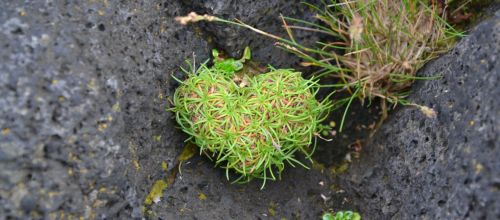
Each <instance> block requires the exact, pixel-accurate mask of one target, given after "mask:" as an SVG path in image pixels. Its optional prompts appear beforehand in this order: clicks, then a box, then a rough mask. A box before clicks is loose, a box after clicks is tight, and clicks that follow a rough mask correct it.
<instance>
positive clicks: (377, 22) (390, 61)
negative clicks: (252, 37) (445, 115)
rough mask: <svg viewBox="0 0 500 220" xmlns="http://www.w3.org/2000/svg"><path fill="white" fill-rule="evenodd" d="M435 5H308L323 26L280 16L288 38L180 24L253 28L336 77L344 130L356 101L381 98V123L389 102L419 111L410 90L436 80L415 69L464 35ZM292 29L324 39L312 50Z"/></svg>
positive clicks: (376, 1)
mask: <svg viewBox="0 0 500 220" xmlns="http://www.w3.org/2000/svg"><path fill="white" fill-rule="evenodd" d="M433 2H434V1H431V0H429V1H426V0H340V1H334V0H330V1H322V4H320V5H311V4H307V3H306V5H308V6H309V7H310V8H312V10H314V11H315V12H316V13H317V14H316V16H315V17H316V18H317V19H318V21H319V22H318V23H311V22H307V21H304V20H299V19H294V18H289V17H283V16H282V17H281V18H282V20H283V27H284V29H285V30H286V33H287V35H288V37H287V38H285V37H280V36H277V35H273V34H270V33H266V32H263V31H261V30H258V29H256V28H253V27H251V26H249V25H247V24H245V23H243V22H241V21H239V20H236V21H228V20H224V19H221V18H217V17H214V16H210V15H204V16H200V15H197V14H196V13H191V14H190V18H189V17H182V18H179V19H178V21H180V22H181V23H183V24H187V23H189V22H194V21H200V20H207V21H215V22H224V23H230V24H234V25H238V26H242V27H245V28H249V29H251V30H253V31H255V32H257V33H260V34H263V35H265V36H268V37H271V38H273V39H275V40H277V41H278V42H277V43H276V45H278V46H279V47H281V48H283V49H285V50H287V51H289V52H291V53H294V54H296V55H297V56H299V57H301V58H302V59H303V60H304V62H303V63H302V65H304V66H315V67H319V68H320V70H319V71H317V72H316V76H318V77H323V76H324V77H334V78H336V79H337V82H336V83H334V84H332V85H325V86H329V87H333V88H335V89H336V91H339V92H340V91H345V92H347V93H348V94H350V96H349V97H347V98H344V99H340V100H337V101H336V103H335V106H336V107H338V108H340V107H344V108H345V110H344V116H343V118H342V122H341V124H340V130H342V125H343V121H344V120H345V117H346V115H347V112H348V109H349V106H350V105H351V103H352V102H353V100H354V99H358V100H359V101H361V102H362V103H364V102H365V101H368V102H369V103H371V102H372V100H374V99H377V98H379V99H381V100H382V102H381V103H382V110H383V116H382V120H381V121H383V119H384V118H385V117H386V115H387V108H386V104H387V103H390V104H393V105H396V104H403V105H414V106H419V105H417V104H414V103H410V102H408V101H407V100H405V97H406V96H407V95H408V92H409V88H410V86H411V85H412V83H413V82H414V81H415V80H418V79H433V77H430V78H429V77H418V76H416V72H417V70H418V69H419V68H421V67H422V66H423V65H424V64H425V63H426V62H428V61H429V60H431V59H433V58H435V57H437V56H438V55H439V54H442V53H444V52H446V51H447V50H448V49H450V48H451V46H452V45H453V43H454V41H455V39H456V37H457V36H461V33H459V32H458V31H456V30H455V29H454V28H453V27H452V26H450V25H449V24H447V22H446V17H445V14H446V13H445V12H444V10H445V9H446V8H443V7H442V6H439V7H438V6H437V5H435V4H434V3H433ZM188 18H189V19H188ZM294 30H305V31H313V32H317V33H318V34H321V35H324V36H325V37H324V38H323V39H324V40H323V41H321V42H317V43H316V45H315V46H311V47H308V46H304V45H303V44H301V43H300V42H297V41H296V40H295V39H294V36H293V31H294ZM419 107H421V106H419ZM420 109H426V108H420ZM431 110H432V109H431Z"/></svg>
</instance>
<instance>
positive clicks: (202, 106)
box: [172, 50, 331, 186]
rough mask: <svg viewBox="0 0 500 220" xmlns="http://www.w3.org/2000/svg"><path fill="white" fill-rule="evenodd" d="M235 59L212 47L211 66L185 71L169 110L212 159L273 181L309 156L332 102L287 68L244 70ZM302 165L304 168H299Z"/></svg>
mask: <svg viewBox="0 0 500 220" xmlns="http://www.w3.org/2000/svg"><path fill="white" fill-rule="evenodd" d="M245 51H246V52H245V55H244V58H242V59H240V60H235V59H223V58H220V57H219V56H218V53H217V51H214V58H215V59H214V65H213V66H212V67H208V66H207V65H206V64H202V65H201V66H200V67H199V68H197V69H195V68H193V69H191V70H190V71H185V72H186V73H187V79H186V80H184V81H180V80H178V81H179V82H181V85H180V86H179V88H177V90H176V91H175V94H174V97H173V104H174V105H175V107H174V108H173V109H172V110H173V111H174V112H175V114H176V120H177V122H178V124H179V125H180V126H181V128H182V130H183V131H184V132H186V133H187V134H189V135H190V136H191V138H190V139H191V140H192V141H193V142H194V143H195V144H196V145H198V146H199V147H200V149H201V152H205V153H206V154H208V155H209V156H210V157H211V158H214V160H215V163H216V164H217V165H219V166H222V167H224V168H225V169H226V175H227V178H228V179H229V171H230V170H233V171H235V172H236V173H238V174H240V177H239V178H238V179H236V181H237V182H245V181H249V180H251V179H252V178H259V179H263V186H264V184H265V181H266V180H269V179H271V180H275V179H277V176H280V174H281V172H282V171H283V169H284V167H285V163H286V162H288V163H289V164H291V165H292V166H293V165H294V164H299V165H302V166H304V165H303V164H302V163H301V162H299V161H298V160H297V159H295V158H294V153H296V152H301V153H303V154H305V155H306V157H310V155H311V154H312V152H313V151H314V145H313V146H312V147H310V146H311V145H312V144H313V140H314V139H315V136H316V135H317V134H318V133H319V132H321V129H322V128H323V126H322V125H320V122H321V121H322V120H324V119H325V117H326V115H327V113H328V111H329V109H330V107H331V102H330V101H329V100H328V99H325V100H324V101H322V102H319V101H318V100H316V98H315V95H316V93H317V92H318V84H317V82H316V81H315V80H308V79H304V78H302V76H301V74H300V73H299V72H296V71H293V70H290V69H273V68H271V71H270V72H267V73H264V74H257V75H253V74H246V73H245V71H244V68H243V63H244V62H245V60H246V59H248V58H249V57H250V52H249V50H245ZM304 167H305V166H304Z"/></svg>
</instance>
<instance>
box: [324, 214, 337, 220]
mask: <svg viewBox="0 0 500 220" xmlns="http://www.w3.org/2000/svg"><path fill="white" fill-rule="evenodd" d="M322 220H334V219H333V215H332V213H329V212H327V213H325V214H323V217H322Z"/></svg>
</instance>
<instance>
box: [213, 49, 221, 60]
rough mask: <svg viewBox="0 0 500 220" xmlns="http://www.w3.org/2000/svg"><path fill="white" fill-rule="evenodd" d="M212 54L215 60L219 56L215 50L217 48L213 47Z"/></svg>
mask: <svg viewBox="0 0 500 220" xmlns="http://www.w3.org/2000/svg"><path fill="white" fill-rule="evenodd" d="M212 56H213V57H214V59H215V60H217V58H219V51H217V49H213V50H212Z"/></svg>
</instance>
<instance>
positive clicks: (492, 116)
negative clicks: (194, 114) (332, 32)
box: [341, 11, 500, 219]
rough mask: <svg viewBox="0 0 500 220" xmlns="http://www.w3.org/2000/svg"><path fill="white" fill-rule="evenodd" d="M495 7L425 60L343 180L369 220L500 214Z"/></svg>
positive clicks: (499, 43)
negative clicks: (406, 101) (400, 104)
mask: <svg viewBox="0 0 500 220" xmlns="http://www.w3.org/2000/svg"><path fill="white" fill-rule="evenodd" d="M499 59H500V11H497V13H496V14H495V15H494V16H492V18H490V19H487V20H486V21H484V22H482V23H480V24H479V25H478V26H477V27H475V28H473V29H472V30H471V31H470V33H468V36H467V37H465V38H464V39H462V40H461V41H460V42H459V43H458V44H457V45H456V48H455V49H453V50H452V51H450V52H449V53H448V54H446V55H444V56H442V57H440V58H438V59H436V60H434V61H432V62H430V63H428V64H427V65H426V66H425V67H424V68H423V69H421V71H420V72H419V75H421V76H435V75H442V76H443V77H442V78H441V79H439V80H424V81H418V82H417V83H416V84H415V86H414V87H413V88H412V89H413V94H412V95H411V97H410V100H411V101H412V102H414V103H418V104H421V105H426V106H429V107H432V108H433V109H434V110H436V111H437V118H435V119H433V118H427V117H426V116H424V115H423V114H421V113H420V112H419V110H418V109H417V108H413V107H404V108H400V109H399V110H396V111H395V112H393V113H392V114H391V116H390V118H389V120H388V121H387V122H386V123H385V124H384V125H383V126H382V128H381V129H380V130H379V131H378V132H377V134H376V135H375V137H374V138H373V139H372V140H371V141H370V142H369V143H367V144H366V146H364V151H363V153H362V156H361V158H360V160H359V162H354V163H353V164H354V165H353V166H352V167H351V168H350V170H349V174H347V175H345V176H342V177H341V179H342V184H341V185H342V186H343V187H344V189H345V190H347V192H348V195H350V196H352V197H351V198H352V199H354V203H355V204H356V209H358V210H359V211H360V212H361V213H362V214H363V216H364V217H366V219H500V160H499V156H500V139H499V138H498V135H499V134H500V98H499V97H500V87H498V84H499V82H500V81H499V78H500V61H499Z"/></svg>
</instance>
